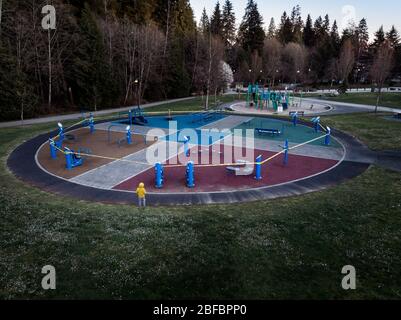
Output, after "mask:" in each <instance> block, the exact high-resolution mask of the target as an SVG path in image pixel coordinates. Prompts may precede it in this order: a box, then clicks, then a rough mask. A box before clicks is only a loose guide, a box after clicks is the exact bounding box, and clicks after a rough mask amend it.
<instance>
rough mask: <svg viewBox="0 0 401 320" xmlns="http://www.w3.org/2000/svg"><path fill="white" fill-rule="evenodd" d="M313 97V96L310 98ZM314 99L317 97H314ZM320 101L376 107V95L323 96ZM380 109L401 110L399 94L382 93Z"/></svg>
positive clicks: (400, 96) (368, 93)
mask: <svg viewBox="0 0 401 320" xmlns="http://www.w3.org/2000/svg"><path fill="white" fill-rule="evenodd" d="M312 97H313V96H312ZM315 97H318V96H316V95H315ZM322 99H325V100H332V101H338V102H349V103H356V104H367V105H373V106H375V105H376V99H377V95H376V93H371V92H367V93H348V94H343V95H340V96H338V97H331V96H329V95H323V96H322ZM379 105H380V106H382V107H389V108H396V109H401V93H383V95H382V98H381V100H380V103H379Z"/></svg>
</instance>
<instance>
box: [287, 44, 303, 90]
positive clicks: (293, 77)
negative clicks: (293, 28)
mask: <svg viewBox="0 0 401 320" xmlns="http://www.w3.org/2000/svg"><path fill="white" fill-rule="evenodd" d="M307 56H308V52H307V50H306V49H305V47H304V46H302V45H300V44H298V43H295V42H291V43H288V44H287V45H286V46H285V48H284V51H283V57H282V62H283V69H284V73H285V75H286V77H287V79H289V80H290V81H294V82H295V83H297V81H299V80H302V79H303V76H304V71H305V65H306V59H307Z"/></svg>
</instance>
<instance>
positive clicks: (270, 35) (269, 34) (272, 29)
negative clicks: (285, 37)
mask: <svg viewBox="0 0 401 320" xmlns="http://www.w3.org/2000/svg"><path fill="white" fill-rule="evenodd" d="M275 37H276V23H275V21H274V18H271V20H270V24H269V28H268V30H267V38H268V39H273V38H275Z"/></svg>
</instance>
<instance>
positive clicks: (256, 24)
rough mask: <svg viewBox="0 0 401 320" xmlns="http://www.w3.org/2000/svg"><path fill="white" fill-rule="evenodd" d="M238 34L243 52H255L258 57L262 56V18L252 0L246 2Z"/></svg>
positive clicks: (263, 34)
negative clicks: (257, 53)
mask: <svg viewBox="0 0 401 320" xmlns="http://www.w3.org/2000/svg"><path fill="white" fill-rule="evenodd" d="M239 34H240V41H241V44H242V47H243V48H244V50H245V51H247V52H248V53H252V52H253V51H254V50H257V51H258V52H259V54H260V55H261V54H262V52H263V45H264V40H265V31H264V29H263V18H262V16H261V14H260V13H259V9H258V6H257V4H256V2H255V1H254V0H248V5H247V7H246V9H245V15H244V18H243V21H242V23H241V26H240V29H239Z"/></svg>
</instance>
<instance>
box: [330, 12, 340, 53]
mask: <svg viewBox="0 0 401 320" xmlns="http://www.w3.org/2000/svg"><path fill="white" fill-rule="evenodd" d="M330 41H331V48H332V52H333V57H337V56H338V54H339V51H340V45H341V39H340V34H339V33H338V26H337V21H336V20H334V22H333V26H332V27H331V32H330Z"/></svg>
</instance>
